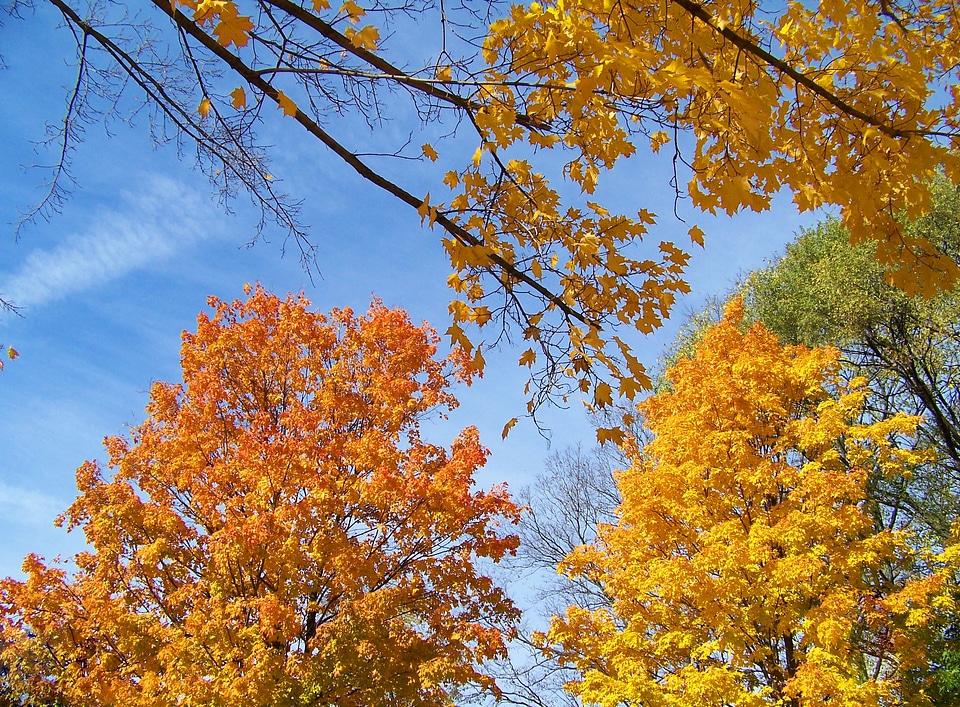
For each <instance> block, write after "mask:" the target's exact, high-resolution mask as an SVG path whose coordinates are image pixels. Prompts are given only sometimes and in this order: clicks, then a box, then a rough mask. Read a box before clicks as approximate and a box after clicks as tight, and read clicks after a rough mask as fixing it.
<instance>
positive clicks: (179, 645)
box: [0, 287, 519, 707]
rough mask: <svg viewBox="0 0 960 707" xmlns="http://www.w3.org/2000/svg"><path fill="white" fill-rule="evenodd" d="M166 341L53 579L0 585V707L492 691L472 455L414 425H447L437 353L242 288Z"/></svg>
mask: <svg viewBox="0 0 960 707" xmlns="http://www.w3.org/2000/svg"><path fill="white" fill-rule="evenodd" d="M211 304H212V306H213V307H214V315H213V316H212V317H207V316H205V315H201V316H200V318H199V320H198V328H197V332H196V333H194V334H184V342H183V349H182V367H183V384H182V385H180V384H178V385H171V384H166V383H157V384H155V385H154V386H153V389H152V391H151V397H150V404H149V406H148V408H147V411H148V419H147V421H146V422H145V423H143V424H142V425H140V426H139V427H137V428H135V429H134V430H133V431H132V432H131V434H130V435H129V437H128V438H126V439H125V438H121V437H113V438H110V439H108V440H107V441H106V448H107V451H108V453H109V467H110V469H111V470H112V474H111V475H110V476H105V475H104V473H103V471H102V470H101V468H100V466H99V465H98V464H97V463H95V462H88V463H86V464H84V465H83V466H82V467H80V469H79V470H78V472H77V484H78V487H79V489H80V496H79V498H78V499H77V500H76V502H75V503H74V504H73V505H72V506H71V507H70V508H69V509H68V510H67V512H66V513H65V514H64V515H63V516H62V517H61V518H60V522H61V523H63V524H66V525H67V526H68V527H69V528H76V527H79V528H82V529H83V532H84V534H85V535H86V539H87V542H88V543H89V544H90V545H91V546H92V548H91V550H90V551H88V552H82V553H80V554H78V555H77V556H76V557H75V558H74V563H75V565H76V572H75V573H74V574H73V576H72V577H70V576H68V575H67V573H66V571H65V569H64V568H63V567H62V566H57V565H47V564H45V563H44V562H43V561H42V560H41V559H40V558H38V557H35V556H31V557H28V558H27V560H26V561H25V564H24V572H25V573H26V574H27V575H28V577H27V579H26V581H25V582H18V581H14V580H12V579H7V580H4V581H2V582H0V666H3V668H4V670H3V675H2V678H3V679H2V681H0V682H2V683H5V684H4V685H0V687H4V688H5V691H4V690H3V689H0V701H2V700H3V699H7V700H10V701H11V702H12V703H13V704H18V705H19V704H32V705H48V704H59V703H63V704H67V705H103V706H108V705H144V706H148V705H149V707H158V706H162V705H205V706H207V705H251V706H253V705H329V706H333V705H337V706H338V707H350V706H351V705H352V706H355V707H361V706H362V707H371V706H376V705H382V706H384V707H386V706H387V705H397V704H404V705H420V706H423V707H429V706H431V705H435V706H437V707H439V706H440V705H447V704H448V703H449V699H450V698H449V692H450V690H451V689H453V688H455V687H457V686H461V685H465V684H468V683H478V684H479V685H480V686H482V687H485V688H491V689H492V688H493V685H492V682H491V681H490V680H489V679H488V678H486V677H485V676H484V675H483V674H482V673H481V672H480V669H479V667H478V665H479V663H482V662H483V661H484V660H486V659H490V658H494V657H498V656H502V655H503V652H504V636H503V633H502V630H503V629H506V630H509V629H510V627H511V626H512V623H513V621H514V620H515V618H516V611H515V609H514V608H513V605H512V604H511V603H510V601H509V600H508V599H507V598H506V597H505V595H504V594H503V592H502V591H501V590H500V589H499V588H498V587H497V586H496V585H495V584H494V583H493V581H492V580H491V579H490V578H489V577H487V576H485V575H484V574H483V573H482V572H481V571H480V570H479V569H478V567H477V566H476V561H477V558H489V559H492V560H493V561H498V560H499V559H500V558H501V557H502V556H503V555H504V553H507V552H512V551H513V549H514V548H515V547H516V543H517V540H516V537H515V536H512V535H506V534H504V533H503V532H502V531H501V530H499V529H498V526H499V524H500V523H501V522H514V521H516V520H517V516H518V513H519V511H518V509H517V507H516V506H515V505H513V503H512V502H511V501H510V499H509V497H508V496H507V493H506V490H505V489H504V488H500V487H495V488H493V489H491V490H489V491H487V492H483V491H474V490H472V488H471V485H472V481H473V473H474V471H475V470H476V469H477V468H478V467H479V466H480V465H482V464H483V463H484V460H485V458H486V450H485V449H484V448H483V447H482V446H481V445H480V443H479V441H478V439H477V433H476V430H474V429H472V428H471V429H467V430H465V431H464V432H462V433H461V434H460V436H459V437H458V438H457V439H456V440H455V441H454V442H453V444H452V446H451V448H450V449H449V450H446V449H444V448H443V447H439V446H436V445H433V444H428V443H426V442H424V441H423V440H421V438H420V429H419V420H420V419H421V418H422V417H423V416H424V415H426V414H429V413H430V412H431V411H436V410H438V409H440V410H442V409H444V408H450V407H453V406H454V405H456V400H455V399H454V398H453V396H452V395H451V394H450V392H449V391H448V390H447V387H448V385H449V380H450V376H460V377H466V378H469V376H470V373H469V370H467V368H466V364H467V363H468V360H466V359H465V358H464V357H463V356H462V355H461V354H459V353H455V354H453V355H451V356H450V357H448V358H447V359H444V360H437V359H436V358H435V350H436V343H437V336H436V334H435V333H434V332H432V330H430V329H429V328H427V327H426V326H424V327H417V326H414V325H413V324H412V323H411V322H410V321H409V319H408V318H407V316H406V314H405V313H403V312H402V311H399V310H388V309H386V308H385V307H384V306H383V305H381V304H379V303H374V305H373V306H372V308H371V309H370V311H369V312H368V313H367V314H366V316H362V317H357V316H354V315H353V314H352V313H351V312H350V311H349V310H334V311H333V312H332V313H331V314H330V315H329V317H326V316H324V315H321V314H317V313H314V312H312V311H310V309H309V302H307V301H306V300H305V299H304V298H302V297H289V298H287V299H286V300H282V299H280V298H277V297H275V296H272V295H269V294H268V293H266V292H264V291H263V290H262V289H260V288H259V287H258V288H257V289H256V291H255V292H253V293H252V294H251V296H250V297H249V299H248V300H246V301H243V302H241V301H237V302H234V303H232V304H228V303H224V302H220V301H217V300H211Z"/></svg>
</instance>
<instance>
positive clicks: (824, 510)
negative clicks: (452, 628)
mask: <svg viewBox="0 0 960 707" xmlns="http://www.w3.org/2000/svg"><path fill="white" fill-rule="evenodd" d="M741 316H742V307H741V305H740V304H739V303H734V304H733V305H731V306H730V308H728V311H727V316H726V318H725V319H724V320H723V321H722V322H721V323H720V324H718V325H717V326H716V327H715V328H714V329H712V330H711V331H710V332H709V333H708V334H707V335H706V337H705V338H704V340H703V341H702V342H701V343H700V344H699V346H698V348H697V350H696V354H695V355H694V356H693V357H692V358H690V359H686V360H682V361H681V362H680V363H678V364H677V365H676V366H675V367H674V368H673V369H671V370H670V371H669V372H668V378H669V380H670V382H671V386H672V388H671V390H670V391H668V392H664V393H662V394H660V395H657V396H655V397H652V398H650V399H648V400H647V401H646V402H645V403H644V404H643V405H642V406H641V409H642V411H643V413H644V415H645V418H646V422H647V424H648V425H649V427H650V429H651V431H652V433H653V435H654V436H653V438H652V441H650V442H649V443H648V444H647V445H646V446H645V447H644V448H643V449H642V450H641V449H633V450H632V453H631V455H632V459H633V461H632V465H631V466H630V468H629V469H628V470H626V471H624V472H621V473H620V475H619V477H618V486H619V489H620V492H621V493H622V496H623V502H622V504H621V506H620V508H619V518H618V521H617V523H616V525H609V526H605V527H601V528H600V532H599V538H598V540H597V541H596V542H594V543H593V544H591V545H588V546H582V547H580V548H578V549H577V550H576V551H574V552H573V553H571V554H570V555H569V556H568V557H567V559H566V560H565V561H564V563H563V564H562V566H561V568H562V569H563V570H564V571H565V572H566V573H568V574H569V575H571V576H583V577H587V578H590V579H593V580H594V581H596V582H598V583H600V584H601V585H602V586H603V589H604V591H605V592H606V593H607V594H608V595H609V597H610V599H611V602H610V605H609V606H608V607H604V608H600V609H596V610H593V611H590V610H587V609H584V608H579V607H571V608H569V609H568V610H567V612H566V615H565V616H563V617H556V618H554V620H553V623H552V626H551V628H550V631H549V634H548V635H547V636H545V637H542V640H543V641H544V643H545V644H546V645H548V646H550V647H551V648H552V649H553V650H555V651H556V652H557V655H558V657H559V658H560V659H561V660H562V661H564V662H566V663H567V664H568V665H573V666H575V667H576V668H578V670H579V676H578V678H577V679H576V680H575V681H574V682H572V683H570V684H569V685H568V689H570V690H571V691H573V692H574V693H575V694H577V695H578V696H580V697H581V698H582V699H583V701H584V702H589V703H596V704H600V705H603V706H604V707H614V705H622V704H633V705H641V704H642V705H644V706H645V707H655V706H659V705H671V706H677V707H678V706H681V705H684V706H686V705H690V706H694V705H696V706H697V707H702V706H703V705H737V706H738V707H753V706H760V705H784V706H787V705H789V706H792V707H800V706H805V705H814V704H817V705H820V704H825V703H829V704H835V705H851V706H852V705H892V704H927V702H926V700H925V698H924V696H923V689H922V684H921V682H922V681H921V680H918V679H917V678H916V675H917V674H918V673H917V669H922V668H923V667H925V657H926V656H925V655H924V649H923V645H924V640H925V639H924V638H923V633H924V631H925V630H929V627H930V626H931V625H932V622H934V621H935V619H936V614H937V610H938V607H940V608H946V607H947V605H948V604H949V602H950V599H949V593H948V592H945V591H944V588H945V587H944V582H945V580H946V577H945V574H944V573H943V572H939V571H929V570H930V568H933V567H935V566H936V564H937V562H941V563H942V562H943V559H944V558H943V557H939V558H936V557H926V558H923V557H920V556H919V553H918V552H916V551H914V550H912V549H911V546H910V544H909V542H908V540H909V538H908V537H906V536H905V535H903V534H902V533H897V532H892V531H890V530H879V529H877V528H876V527H875V525H874V523H873V522H872V519H871V513H870V510H871V509H870V506H869V504H870V503H871V502H870V500H869V496H868V493H867V488H868V484H869V483H870V481H871V479H876V478H877V477H878V476H879V475H886V476H890V477H896V476H901V477H902V476H903V475H905V474H909V471H910V467H911V465H913V464H915V463H917V462H919V461H920V458H919V455H918V454H917V453H916V452H913V451H910V450H909V449H902V448H900V447H898V445H897V440H898V439H900V440H901V441H902V440H903V439H905V438H906V437H908V436H909V435H911V434H912V431H913V429H914V427H915V426H916V424H917V421H918V420H917V418H913V417H908V416H906V415H899V416H896V417H893V418H891V419H888V420H884V421H881V422H877V423H874V424H857V423H856V422H854V421H855V420H856V418H857V415H858V413H859V411H860V410H861V408H862V406H863V404H864V400H865V397H866V395H867V391H866V390H864V389H863V388H862V387H861V386H860V385H859V384H858V382H856V381H855V382H853V383H852V384H844V383H843V382H842V381H841V380H840V379H838V378H837V377H836V376H835V373H836V366H837V352H836V351H835V350H832V349H807V348H804V347H791V346H786V347H785V346H782V345H781V344H780V343H779V342H778V341H777V339H776V337H774V336H773V335H772V334H770V333H769V332H768V331H767V330H766V329H765V328H763V326H762V325H760V324H757V325H755V326H753V327H752V328H751V329H749V331H747V332H746V333H742V332H741V331H740V329H739V328H738V325H739V323H740V318H741ZM920 564H925V567H926V568H927V570H928V571H926V572H919V571H918V568H919V565H920Z"/></svg>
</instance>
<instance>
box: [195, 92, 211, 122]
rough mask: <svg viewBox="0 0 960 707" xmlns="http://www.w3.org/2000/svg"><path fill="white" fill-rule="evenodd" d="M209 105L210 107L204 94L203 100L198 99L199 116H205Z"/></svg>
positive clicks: (208, 100)
mask: <svg viewBox="0 0 960 707" xmlns="http://www.w3.org/2000/svg"><path fill="white" fill-rule="evenodd" d="M210 107H211V104H210V99H209V98H207V97H206V96H204V97H203V100H202V101H200V105H199V106H197V113H199V114H200V117H201V118H206V117H207V113H209V112H210Z"/></svg>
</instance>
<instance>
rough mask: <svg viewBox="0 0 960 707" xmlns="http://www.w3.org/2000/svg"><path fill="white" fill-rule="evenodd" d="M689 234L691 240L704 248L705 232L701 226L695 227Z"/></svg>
mask: <svg viewBox="0 0 960 707" xmlns="http://www.w3.org/2000/svg"><path fill="white" fill-rule="evenodd" d="M687 233H689V234H690V240H691V241H693V242H694V243H696V244H697V245H698V246H700V247H701V248H703V230H702V229H701V228H700V227H699V226H693V227H692V228H691V229H690V230H689V231H687Z"/></svg>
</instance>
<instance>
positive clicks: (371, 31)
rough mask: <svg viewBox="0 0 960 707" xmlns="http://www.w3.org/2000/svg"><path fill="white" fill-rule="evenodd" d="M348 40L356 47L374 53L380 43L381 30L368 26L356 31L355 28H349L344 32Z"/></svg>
mask: <svg viewBox="0 0 960 707" xmlns="http://www.w3.org/2000/svg"><path fill="white" fill-rule="evenodd" d="M344 34H345V35H346V37H347V39H349V40H350V43H351V44H353V46H355V47H360V48H362V49H368V50H370V51H373V50H374V49H376V48H377V42H379V41H380V30H378V29H377V28H376V27H374V26H373V25H367V26H366V27H363V28H361V29H354V28H353V27H347V29H346V31H345V32H344Z"/></svg>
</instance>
